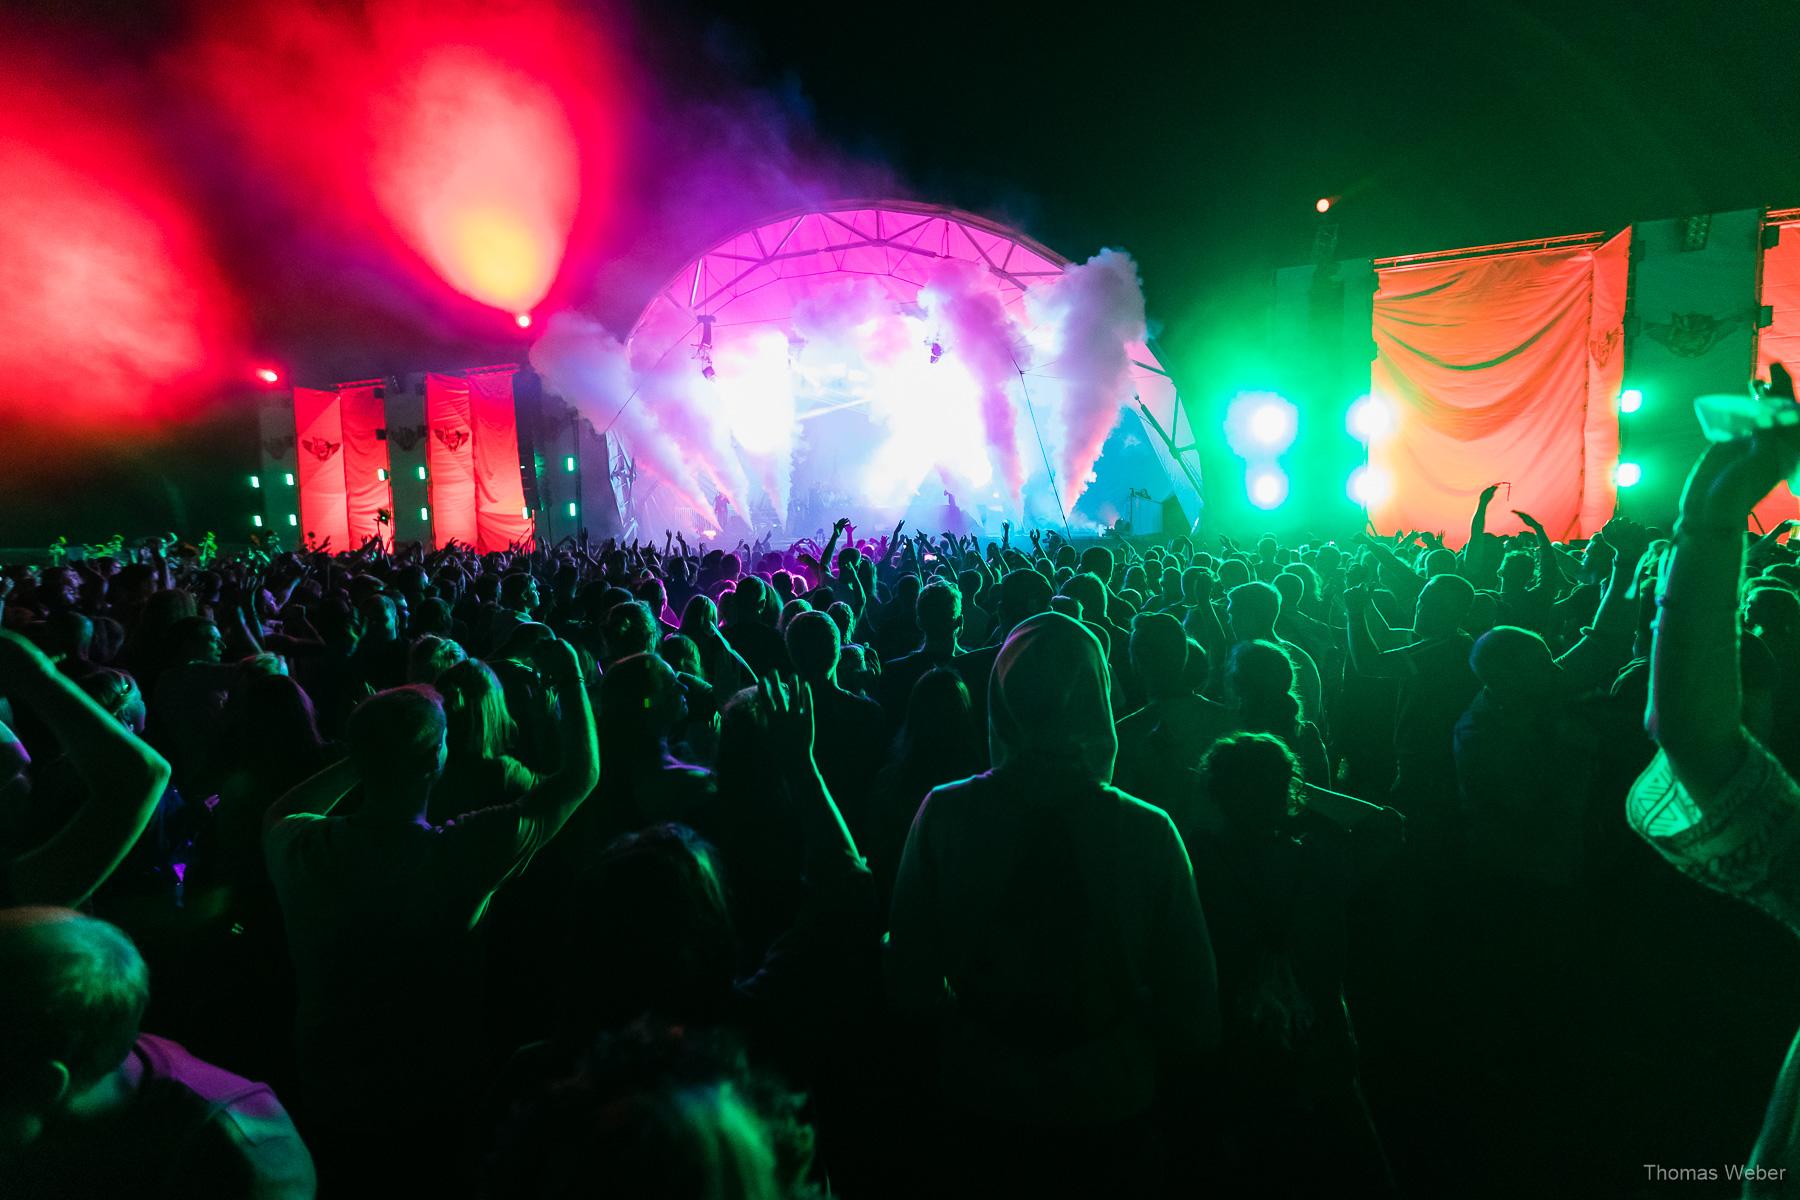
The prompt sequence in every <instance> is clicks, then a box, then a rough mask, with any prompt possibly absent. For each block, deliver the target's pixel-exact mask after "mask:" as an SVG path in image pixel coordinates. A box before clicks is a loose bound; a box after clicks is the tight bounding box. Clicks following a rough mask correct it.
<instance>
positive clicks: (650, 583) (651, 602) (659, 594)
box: [569, 575, 669, 618]
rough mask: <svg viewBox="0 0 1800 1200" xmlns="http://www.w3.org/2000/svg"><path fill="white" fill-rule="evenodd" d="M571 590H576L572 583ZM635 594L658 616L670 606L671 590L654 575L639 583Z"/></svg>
mask: <svg viewBox="0 0 1800 1200" xmlns="http://www.w3.org/2000/svg"><path fill="white" fill-rule="evenodd" d="M569 590H570V591H571V592H573V591H574V585H573V584H572V583H571V585H570V588H569ZM635 595H636V596H637V598H638V600H639V601H641V602H642V603H643V604H644V605H645V606H646V607H648V608H649V609H650V611H651V613H653V614H654V615H655V616H657V617H658V618H661V616H662V612H663V609H665V608H667V607H669V591H668V589H667V588H666V587H664V586H663V581H662V580H660V579H658V578H657V577H656V576H654V575H652V576H650V577H649V578H648V579H646V580H644V581H643V582H642V583H640V584H638V585H637V591H636V593H635Z"/></svg>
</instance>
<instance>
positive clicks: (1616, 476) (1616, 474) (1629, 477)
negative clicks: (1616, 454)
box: [1613, 462, 1644, 488]
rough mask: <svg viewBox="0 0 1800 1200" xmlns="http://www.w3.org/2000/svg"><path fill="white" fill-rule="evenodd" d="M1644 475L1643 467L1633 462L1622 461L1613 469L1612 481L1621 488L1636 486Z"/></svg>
mask: <svg viewBox="0 0 1800 1200" xmlns="http://www.w3.org/2000/svg"><path fill="white" fill-rule="evenodd" d="M1643 477H1644V468H1642V467H1640V466H1638V465H1637V464H1636V463H1634V462H1622V463H1620V464H1619V465H1618V466H1617V467H1615V468H1614V469H1613V482H1614V483H1616V484H1618V485H1619V486H1620V487H1622V488H1626V487H1636V486H1637V485H1638V481H1639V480H1641V479H1643Z"/></svg>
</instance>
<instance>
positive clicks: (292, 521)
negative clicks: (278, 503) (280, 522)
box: [288, 513, 300, 525]
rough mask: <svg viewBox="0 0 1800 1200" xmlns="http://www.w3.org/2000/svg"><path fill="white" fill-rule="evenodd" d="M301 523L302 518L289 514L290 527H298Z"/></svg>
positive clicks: (296, 514)
mask: <svg viewBox="0 0 1800 1200" xmlns="http://www.w3.org/2000/svg"><path fill="white" fill-rule="evenodd" d="M299 523H300V516H299V514H298V513H289V514H288V524H289V525H298V524H299Z"/></svg>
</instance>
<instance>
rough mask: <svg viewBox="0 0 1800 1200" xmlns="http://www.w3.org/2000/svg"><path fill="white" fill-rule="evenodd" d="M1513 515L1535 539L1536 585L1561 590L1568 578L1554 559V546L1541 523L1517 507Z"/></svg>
mask: <svg viewBox="0 0 1800 1200" xmlns="http://www.w3.org/2000/svg"><path fill="white" fill-rule="evenodd" d="M1513 516H1515V517H1517V518H1519V520H1521V521H1523V522H1525V527H1526V528H1527V529H1529V530H1531V536H1532V537H1533V538H1535V539H1536V540H1537V562H1538V586H1539V587H1547V588H1550V589H1551V590H1552V591H1561V590H1562V587H1563V585H1564V584H1566V583H1568V582H1569V579H1568V576H1566V575H1564V574H1563V569H1562V564H1561V563H1560V562H1558V561H1557V560H1556V546H1555V545H1554V544H1552V543H1551V541H1550V535H1549V534H1548V533H1546V532H1545V531H1544V526H1543V524H1542V523H1541V522H1540V521H1539V520H1538V519H1537V518H1536V517H1534V516H1532V515H1531V514H1530V513H1528V512H1520V511H1519V510H1518V509H1514V510H1513Z"/></svg>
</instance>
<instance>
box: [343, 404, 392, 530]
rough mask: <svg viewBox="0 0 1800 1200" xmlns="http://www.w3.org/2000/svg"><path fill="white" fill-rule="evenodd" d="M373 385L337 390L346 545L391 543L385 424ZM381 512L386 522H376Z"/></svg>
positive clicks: (390, 503)
mask: <svg viewBox="0 0 1800 1200" xmlns="http://www.w3.org/2000/svg"><path fill="white" fill-rule="evenodd" d="M376 387H377V385H376V384H374V383H349V384H345V385H344V386H343V387H341V388H339V389H338V400H339V402H340V403H341V405H342V413H343V423H344V496H345V501H346V509H347V518H348V524H349V530H350V532H349V537H350V545H352V546H360V545H362V544H363V543H364V542H366V541H368V540H369V539H370V538H372V537H376V536H378V535H379V536H380V538H381V541H382V545H384V546H386V547H388V548H390V549H391V548H392V547H393V544H394V526H393V522H392V517H393V512H394V498H393V494H392V490H391V489H390V488H389V486H388V481H387V479H386V478H385V476H386V475H387V473H388V450H387V440H386V438H385V437H383V436H382V435H383V433H384V432H385V427H386V424H387V420H386V417H385V416H384V415H383V408H382V402H381V397H380V396H378V395H376ZM383 511H385V512H386V513H387V515H388V517H389V520H388V521H387V522H386V523H383V522H381V521H380V520H379V519H378V514H380V513H381V512H383Z"/></svg>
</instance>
